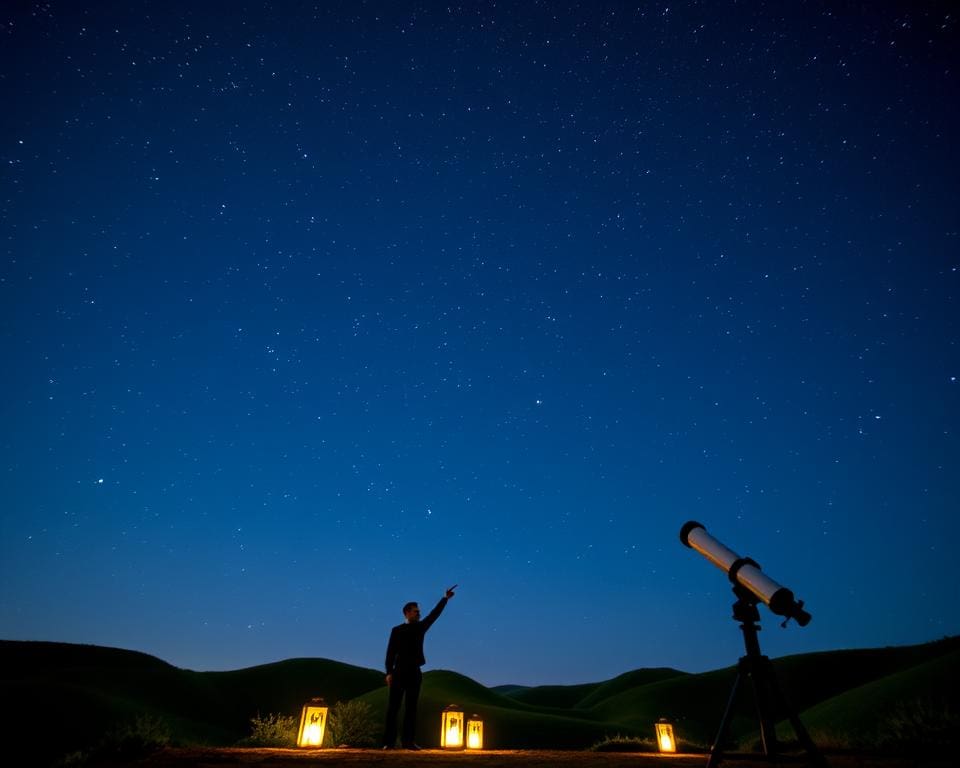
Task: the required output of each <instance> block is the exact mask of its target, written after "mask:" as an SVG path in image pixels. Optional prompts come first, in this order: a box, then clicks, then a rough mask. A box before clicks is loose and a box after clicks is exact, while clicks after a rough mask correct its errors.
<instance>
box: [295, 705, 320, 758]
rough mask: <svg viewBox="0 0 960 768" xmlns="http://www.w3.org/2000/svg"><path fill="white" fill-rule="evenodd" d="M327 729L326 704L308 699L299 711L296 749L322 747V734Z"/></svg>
mask: <svg viewBox="0 0 960 768" xmlns="http://www.w3.org/2000/svg"><path fill="white" fill-rule="evenodd" d="M326 727H327V703H326V702H325V701H324V700H323V699H310V701H308V702H307V703H306V704H304V705H303V709H302V710H301V711H300V730H299V732H298V733H297V746H298V747H319V746H322V745H323V732H324V730H325V729H326Z"/></svg>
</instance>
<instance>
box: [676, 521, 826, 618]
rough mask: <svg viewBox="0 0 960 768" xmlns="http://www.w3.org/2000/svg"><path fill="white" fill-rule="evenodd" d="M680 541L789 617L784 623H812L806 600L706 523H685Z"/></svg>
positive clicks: (681, 530)
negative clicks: (721, 538) (709, 530)
mask: <svg viewBox="0 0 960 768" xmlns="http://www.w3.org/2000/svg"><path fill="white" fill-rule="evenodd" d="M680 541H682V542H683V543H684V544H686V545H687V546H688V547H690V548H691V549H695V550H696V551H697V552H699V553H700V554H701V555H703V556H704V557H705V558H707V560H709V561H710V562H711V563H713V564H714V565H715V566H717V568H719V569H720V570H722V571H726V573H727V576H728V578H729V579H730V581H731V582H733V584H734V585H735V586H736V585H740V586H741V587H745V588H746V589H748V590H749V591H750V592H751V593H752V594H753V595H754V596H755V597H756V598H757V599H758V600H760V601H761V602H763V603H765V604H766V606H767V607H768V608H769V609H770V610H771V611H773V613H775V614H777V615H778V616H785V617H786V620H785V621H784V622H783V624H784V626H786V624H787V622H788V621H790V619H795V620H796V622H797V624H799V625H800V626H801V627H805V626H807V624H809V623H810V618H811V616H810V614H809V613H807V612H806V611H805V610H803V600H799V601H798V600H796V599H795V598H794V596H793V592H791V591H790V590H789V589H787V588H786V587H784V586H782V585H780V584H778V583H777V582H775V581H774V580H773V579H771V578H770V577H769V576H767V575H766V574H765V573H764V572H763V571H761V570H760V565H759V563H757V562H756V561H755V560H751V559H750V558H749V557H740V555H738V554H737V553H736V552H734V551H733V550H732V549H729V548H728V547H726V546H724V545H723V544H721V543H720V542H719V541H717V540H716V539H715V538H713V536H711V535H710V534H709V533H707V529H706V528H704V526H703V524H701V523H698V522H697V521H695V520H691V521H690V522H688V523H686V524H684V526H683V528H681V529H680Z"/></svg>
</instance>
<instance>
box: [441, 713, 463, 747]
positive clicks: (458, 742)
mask: <svg viewBox="0 0 960 768" xmlns="http://www.w3.org/2000/svg"><path fill="white" fill-rule="evenodd" d="M440 749H463V710H462V709H461V708H460V707H458V706H457V705H456V704H451V705H450V706H449V707H447V708H446V709H445V710H443V716H442V718H441V721H440Z"/></svg>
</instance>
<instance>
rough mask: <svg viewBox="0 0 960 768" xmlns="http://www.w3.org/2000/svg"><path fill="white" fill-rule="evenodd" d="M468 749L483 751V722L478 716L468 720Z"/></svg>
mask: <svg viewBox="0 0 960 768" xmlns="http://www.w3.org/2000/svg"><path fill="white" fill-rule="evenodd" d="M467 749H483V720H479V719H477V717H476V715H474V716H473V717H471V718H470V719H469V720H467Z"/></svg>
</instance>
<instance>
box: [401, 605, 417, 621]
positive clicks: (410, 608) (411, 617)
mask: <svg viewBox="0 0 960 768" xmlns="http://www.w3.org/2000/svg"><path fill="white" fill-rule="evenodd" d="M403 617H404V618H405V619H406V620H407V621H408V622H409V623H411V624H413V623H414V622H416V621H420V606H419V605H417V604H416V603H407V604H406V605H405V606H403Z"/></svg>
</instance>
